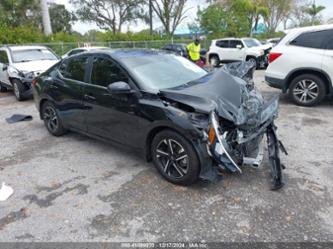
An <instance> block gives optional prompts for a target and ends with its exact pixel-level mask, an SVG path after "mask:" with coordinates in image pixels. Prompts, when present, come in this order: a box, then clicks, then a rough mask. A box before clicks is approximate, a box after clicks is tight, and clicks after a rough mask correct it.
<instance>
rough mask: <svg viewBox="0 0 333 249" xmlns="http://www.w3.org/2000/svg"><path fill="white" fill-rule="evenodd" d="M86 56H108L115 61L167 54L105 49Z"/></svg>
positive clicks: (163, 52)
mask: <svg viewBox="0 0 333 249" xmlns="http://www.w3.org/2000/svg"><path fill="white" fill-rule="evenodd" d="M85 54H106V55H110V56H111V57H113V58H115V59H122V58H133V57H142V56H149V55H159V54H161V55H162V54H167V53H166V52H165V51H162V50H157V49H104V50H94V51H88V52H86V53H85Z"/></svg>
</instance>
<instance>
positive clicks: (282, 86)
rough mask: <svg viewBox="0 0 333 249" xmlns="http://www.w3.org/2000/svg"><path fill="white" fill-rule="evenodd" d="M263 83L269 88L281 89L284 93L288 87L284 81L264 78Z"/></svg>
mask: <svg viewBox="0 0 333 249" xmlns="http://www.w3.org/2000/svg"><path fill="white" fill-rule="evenodd" d="M265 81H266V82H267V84H268V85H269V86H270V87H274V88H278V89H281V90H282V91H283V92H284V93H285V92H287V89H288V86H287V81H286V80H284V79H277V78H274V77H269V76H265Z"/></svg>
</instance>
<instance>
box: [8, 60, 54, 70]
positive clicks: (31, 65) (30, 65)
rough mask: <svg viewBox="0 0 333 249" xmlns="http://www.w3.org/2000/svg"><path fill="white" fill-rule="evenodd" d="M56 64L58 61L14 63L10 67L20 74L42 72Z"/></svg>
mask: <svg viewBox="0 0 333 249" xmlns="http://www.w3.org/2000/svg"><path fill="white" fill-rule="evenodd" d="M57 62H58V60H41V61H28V62H21V63H14V64H13V65H12V66H13V67H14V68H16V69H18V70H19V71H21V72H44V71H46V70H47V69H49V68H50V67H52V66H53V65H54V64H56V63H57Z"/></svg>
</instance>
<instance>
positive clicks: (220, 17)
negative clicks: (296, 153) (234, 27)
mask: <svg viewBox="0 0 333 249" xmlns="http://www.w3.org/2000/svg"><path fill="white" fill-rule="evenodd" d="M198 18H199V22H200V25H201V27H202V28H203V29H205V30H206V31H207V32H208V33H214V34H215V35H220V34H224V33H225V32H226V29H227V13H226V11H225V9H224V8H223V7H222V6H221V5H219V4H212V5H209V6H208V7H207V8H206V9H204V10H199V11H198Z"/></svg>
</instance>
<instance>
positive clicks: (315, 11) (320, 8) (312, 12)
mask: <svg viewBox="0 0 333 249" xmlns="http://www.w3.org/2000/svg"><path fill="white" fill-rule="evenodd" d="M324 9H326V7H325V6H322V5H319V6H317V5H316V2H315V1H313V4H312V5H311V6H310V7H309V8H307V9H305V12H306V13H307V14H309V15H310V16H311V24H312V25H314V24H315V21H316V19H317V16H318V14H319V13H320V12H321V11H323V10H324Z"/></svg>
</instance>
